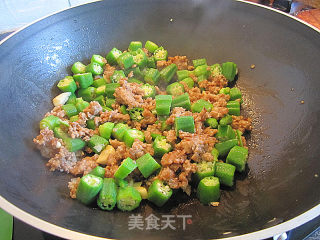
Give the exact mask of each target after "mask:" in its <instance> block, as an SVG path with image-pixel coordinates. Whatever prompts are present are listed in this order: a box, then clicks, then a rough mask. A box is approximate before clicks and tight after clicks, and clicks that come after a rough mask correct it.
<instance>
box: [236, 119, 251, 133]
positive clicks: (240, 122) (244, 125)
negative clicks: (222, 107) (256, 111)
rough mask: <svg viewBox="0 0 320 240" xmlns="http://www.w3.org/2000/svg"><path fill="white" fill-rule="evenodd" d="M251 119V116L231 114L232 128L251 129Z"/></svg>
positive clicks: (242, 130)
mask: <svg viewBox="0 0 320 240" xmlns="http://www.w3.org/2000/svg"><path fill="white" fill-rule="evenodd" d="M251 123H252V120H251V118H245V117H243V116H232V124H231V126H232V128H233V129H239V130H240V131H241V132H244V131H246V130H247V131H251V130H252V126H251Z"/></svg>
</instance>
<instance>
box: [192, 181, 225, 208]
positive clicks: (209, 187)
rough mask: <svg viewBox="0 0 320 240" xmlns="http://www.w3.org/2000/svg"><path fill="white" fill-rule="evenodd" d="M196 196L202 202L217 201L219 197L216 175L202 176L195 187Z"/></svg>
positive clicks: (218, 183)
mask: <svg viewBox="0 0 320 240" xmlns="http://www.w3.org/2000/svg"><path fill="white" fill-rule="evenodd" d="M197 197H198V199H199V200H200V202H201V203H203V204H210V203H211V202H217V201H218V200H219V198H220V182H219V178H217V177H213V176H210V177H205V178H203V179H202V180H201V181H200V182H199V184H198V187H197Z"/></svg>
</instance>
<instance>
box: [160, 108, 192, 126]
mask: <svg viewBox="0 0 320 240" xmlns="http://www.w3.org/2000/svg"><path fill="white" fill-rule="evenodd" d="M181 116H192V112H190V111H187V110H185V109H184V108H182V107H175V108H173V109H172V112H171V114H170V116H169V117H168V118H167V120H166V123H167V124H168V125H173V124H174V120H175V118H176V117H181Z"/></svg>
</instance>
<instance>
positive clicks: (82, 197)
mask: <svg viewBox="0 0 320 240" xmlns="http://www.w3.org/2000/svg"><path fill="white" fill-rule="evenodd" d="M102 184H103V179H102V178H101V177H97V176H94V175H92V174H87V175H84V176H83V177H82V178H81V179H80V182H79V185H78V188H77V199H78V200H79V201H80V202H81V203H83V204H86V205H88V204H90V203H92V202H93V201H94V200H95V199H96V197H97V195H98V194H99V192H100V190H101V188H102Z"/></svg>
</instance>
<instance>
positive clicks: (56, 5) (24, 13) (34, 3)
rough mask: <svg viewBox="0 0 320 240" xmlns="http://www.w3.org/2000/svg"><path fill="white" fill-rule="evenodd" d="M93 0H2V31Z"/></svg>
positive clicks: (0, 24) (0, 17)
mask: <svg viewBox="0 0 320 240" xmlns="http://www.w3.org/2000/svg"><path fill="white" fill-rule="evenodd" d="M88 2H93V0H54V1H52V0H0V12H1V14H0V33H4V32H8V31H13V30H15V29H18V28H20V27H22V26H24V25H26V24H28V23H30V22H33V21H35V20H37V19H39V18H41V17H44V16H46V15H48V14H51V13H53V12H56V11H59V10H63V9H66V8H68V7H71V6H76V5H79V4H83V3H88Z"/></svg>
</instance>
